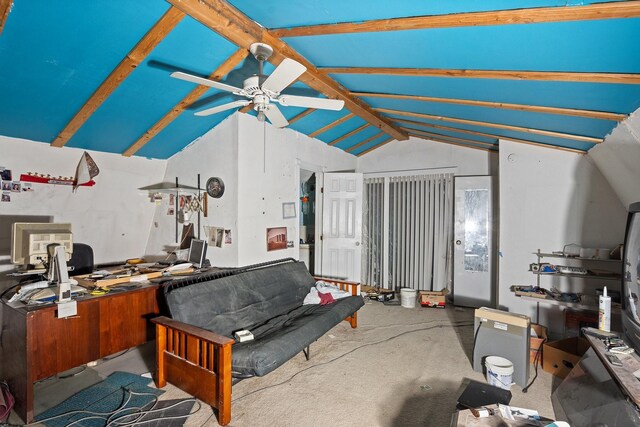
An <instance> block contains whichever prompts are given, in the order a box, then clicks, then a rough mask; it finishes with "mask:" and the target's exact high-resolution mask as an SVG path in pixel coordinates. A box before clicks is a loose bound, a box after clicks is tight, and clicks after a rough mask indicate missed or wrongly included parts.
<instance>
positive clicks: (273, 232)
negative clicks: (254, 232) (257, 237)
mask: <svg viewBox="0 0 640 427" xmlns="http://www.w3.org/2000/svg"><path fill="white" fill-rule="evenodd" d="M280 249H287V227H273V228H267V252H270V251H277V250H280Z"/></svg>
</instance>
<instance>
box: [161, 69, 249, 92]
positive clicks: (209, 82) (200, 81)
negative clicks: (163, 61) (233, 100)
mask: <svg viewBox="0 0 640 427" xmlns="http://www.w3.org/2000/svg"><path fill="white" fill-rule="evenodd" d="M171 77H173V78H174V79H180V80H184V81H187V82H191V83H195V84H199V85H204V86H209V87H213V88H216V89H220V90H226V91H227V92H233V93H236V92H240V91H241V90H242V89H240V88H239V87H234V86H231V85H228V84H224V83H220V82H216V81H213V80H209V79H205V78H202V77H198V76H193V75H191V74H187V73H183V72H181V71H176V72H173V73H171Z"/></svg>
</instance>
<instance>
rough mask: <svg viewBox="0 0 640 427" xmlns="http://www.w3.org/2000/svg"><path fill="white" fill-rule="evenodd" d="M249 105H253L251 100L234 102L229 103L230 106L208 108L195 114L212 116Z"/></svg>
mask: <svg viewBox="0 0 640 427" xmlns="http://www.w3.org/2000/svg"><path fill="white" fill-rule="evenodd" d="M249 104H251V101H249V100H242V101H234V102H229V103H228V104H222V105H218V106H217V107H213V108H207V109H206V110H201V111H198V112H197V113H194V114H195V115H196V116H210V115H211V114H215V113H219V112H220V111H226V110H230V109H232V108H237V107H244V106H245V105H249Z"/></svg>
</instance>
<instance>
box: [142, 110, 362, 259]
mask: <svg viewBox="0 0 640 427" xmlns="http://www.w3.org/2000/svg"><path fill="white" fill-rule="evenodd" d="M265 131H266V145H265V138H264V137H265ZM265 154H266V163H265V157H264V155H265ZM300 164H303V165H305V166H307V167H311V166H312V167H314V168H317V169H318V170H323V171H335V170H348V169H351V170H353V169H355V165H356V160H355V157H354V156H352V155H350V154H347V153H345V152H343V151H342V150H339V149H337V148H334V147H329V146H327V145H326V144H325V143H323V142H321V141H318V140H314V139H310V138H308V137H307V136H305V135H302V134H299V133H297V132H295V131H293V130H290V129H276V128H274V127H273V126H271V125H270V124H266V126H263V124H262V123H259V122H257V120H256V119H255V117H252V116H250V115H246V114H240V113H238V114H234V115H232V116H230V117H229V118H228V119H226V120H225V121H224V122H223V123H221V124H220V125H218V126H216V127H215V128H214V129H213V130H211V131H210V132H208V133H207V134H205V135H204V136H202V137H201V138H200V139H198V140H196V141H195V142H194V143H192V144H191V145H190V146H188V147H187V148H185V149H184V150H183V151H181V152H180V153H178V154H176V155H174V156H173V157H171V158H170V159H169V161H168V165H167V173H166V176H165V180H166V181H172V182H173V181H174V180H175V177H176V176H178V177H179V179H180V182H182V183H185V184H187V185H194V186H195V183H196V175H197V173H200V174H201V180H202V185H204V183H205V182H206V180H207V178H208V177H209V176H219V177H221V178H222V179H223V180H224V182H225V186H226V190H225V193H224V196H222V198H220V199H212V198H209V202H210V203H209V218H207V219H203V220H202V225H212V226H220V227H224V228H229V229H231V230H232V235H233V244H232V245H229V246H223V247H222V248H210V250H209V252H208V258H209V259H210V260H211V263H212V264H213V265H225V266H237V265H247V264H253V263H257V262H263V261H267V260H272V259H278V258H285V257H294V258H296V259H297V258H298V251H299V244H298V242H299V237H298V221H299V218H297V217H296V218H291V219H283V218H282V203H284V202H295V203H296V204H297V203H298V202H299V197H300V181H299V172H298V168H299V165H300ZM167 208H168V206H167V205H166V202H164V201H163V203H162V204H161V206H159V207H158V209H157V210H156V215H155V218H154V228H153V229H152V232H151V236H150V239H149V244H148V246H147V252H148V253H153V254H159V253H162V252H163V249H165V248H167V247H171V246H175V241H174V240H175V231H174V230H175V228H174V222H173V217H169V216H167V215H166V212H167ZM268 227H288V231H289V232H288V236H287V238H288V240H291V241H293V242H294V247H293V248H290V249H284V250H279V251H273V252H267V242H266V229H267V228H268Z"/></svg>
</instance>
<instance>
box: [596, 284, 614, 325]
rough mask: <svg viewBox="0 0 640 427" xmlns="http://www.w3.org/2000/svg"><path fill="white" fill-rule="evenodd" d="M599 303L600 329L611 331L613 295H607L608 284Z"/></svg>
mask: <svg viewBox="0 0 640 427" xmlns="http://www.w3.org/2000/svg"><path fill="white" fill-rule="evenodd" d="M598 303H599V304H598V329H600V330H601V331H605V332H611V297H610V296H608V295H607V287H606V286H605V287H604V289H603V290H602V295H600V298H599V301H598Z"/></svg>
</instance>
